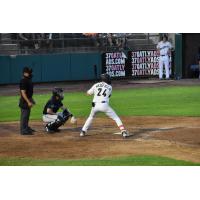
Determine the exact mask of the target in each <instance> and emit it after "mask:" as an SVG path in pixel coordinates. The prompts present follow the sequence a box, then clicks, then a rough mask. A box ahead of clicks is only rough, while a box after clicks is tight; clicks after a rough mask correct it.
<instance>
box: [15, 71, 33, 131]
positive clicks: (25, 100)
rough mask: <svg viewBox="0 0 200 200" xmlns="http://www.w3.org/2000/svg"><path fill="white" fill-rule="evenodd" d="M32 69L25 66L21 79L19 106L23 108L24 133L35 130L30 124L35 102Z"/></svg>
mask: <svg viewBox="0 0 200 200" xmlns="http://www.w3.org/2000/svg"><path fill="white" fill-rule="evenodd" d="M32 72H33V71H32V69H31V68H29V67H24V68H23V77H22V79H21V81H20V84H19V88H20V100H19V107H20V109H21V118H20V132H21V134H22V135H33V132H35V130H33V129H32V128H30V127H29V126H28V122H29V116H30V112H31V108H32V106H33V105H34V104H35V102H34V100H33V98H32V96H33V83H32Z"/></svg>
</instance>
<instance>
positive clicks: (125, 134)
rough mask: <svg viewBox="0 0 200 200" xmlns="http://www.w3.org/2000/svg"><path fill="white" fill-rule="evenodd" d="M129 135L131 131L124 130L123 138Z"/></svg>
mask: <svg viewBox="0 0 200 200" xmlns="http://www.w3.org/2000/svg"><path fill="white" fill-rule="evenodd" d="M128 136H129V133H128V132H127V131H126V130H124V131H122V137H123V138H126V137H128Z"/></svg>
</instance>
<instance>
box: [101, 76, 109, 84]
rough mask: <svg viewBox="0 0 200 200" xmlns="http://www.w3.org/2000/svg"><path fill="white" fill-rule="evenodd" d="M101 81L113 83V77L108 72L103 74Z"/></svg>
mask: <svg viewBox="0 0 200 200" xmlns="http://www.w3.org/2000/svg"><path fill="white" fill-rule="evenodd" d="M101 81H103V82H106V83H108V84H111V79H110V76H109V75H108V74H101Z"/></svg>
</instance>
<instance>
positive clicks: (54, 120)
mask: <svg viewBox="0 0 200 200" xmlns="http://www.w3.org/2000/svg"><path fill="white" fill-rule="evenodd" d="M63 99H64V95H63V89H62V88H54V89H53V91H52V97H51V99H50V100H48V102H47V103H46V105H45V107H44V110H43V121H44V122H45V123H47V124H46V126H45V130H46V132H48V133H55V132H59V129H58V128H59V127H60V126H62V125H64V124H65V122H66V121H67V120H68V119H69V118H71V120H70V122H71V123H73V124H74V123H76V122H77V120H76V118H75V117H74V116H73V114H72V113H70V111H69V110H68V109H67V108H66V107H64V106H63V103H62V100H63ZM60 108H61V109H62V112H58V113H57V111H58V110H59V109H60Z"/></svg>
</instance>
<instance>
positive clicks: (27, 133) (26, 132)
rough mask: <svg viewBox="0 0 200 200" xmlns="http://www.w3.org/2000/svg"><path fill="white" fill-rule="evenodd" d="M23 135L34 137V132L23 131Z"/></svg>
mask: <svg viewBox="0 0 200 200" xmlns="http://www.w3.org/2000/svg"><path fill="white" fill-rule="evenodd" d="M21 135H34V134H33V133H32V131H29V130H26V131H22V132H21Z"/></svg>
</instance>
